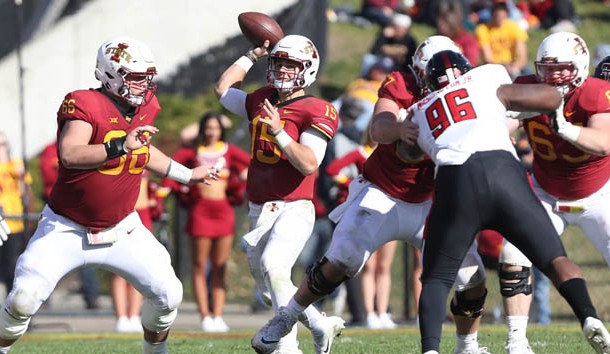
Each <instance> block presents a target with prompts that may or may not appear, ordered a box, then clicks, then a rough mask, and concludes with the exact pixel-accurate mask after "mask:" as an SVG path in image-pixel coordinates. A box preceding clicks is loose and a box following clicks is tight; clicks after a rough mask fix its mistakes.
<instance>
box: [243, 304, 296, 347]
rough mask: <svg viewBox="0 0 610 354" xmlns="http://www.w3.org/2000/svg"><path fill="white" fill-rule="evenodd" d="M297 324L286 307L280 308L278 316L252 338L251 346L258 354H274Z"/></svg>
mask: <svg viewBox="0 0 610 354" xmlns="http://www.w3.org/2000/svg"><path fill="white" fill-rule="evenodd" d="M295 323H297V318H296V317H291V316H290V315H289V314H288V312H287V311H286V308H285V307H280V308H279V310H278V312H277V314H276V315H275V316H274V317H273V318H272V319H271V320H269V322H267V324H266V325H264V326H263V328H261V329H260V330H259V331H258V332H256V334H255V335H254V337H253V338H252V341H251V342H250V344H251V345H252V348H253V349H254V350H255V351H256V352H257V353H258V354H270V353H274V351H275V350H276V349H277V346H278V343H279V341H280V339H282V337H284V336H286V335H287V334H288V333H290V331H292V327H293V326H294V325H295Z"/></svg>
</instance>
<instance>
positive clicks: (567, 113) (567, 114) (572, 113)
mask: <svg viewBox="0 0 610 354" xmlns="http://www.w3.org/2000/svg"><path fill="white" fill-rule="evenodd" d="M574 113H576V112H575V111H572V112H566V114H565V116H566V118H568V117H571V116H573V115H574Z"/></svg>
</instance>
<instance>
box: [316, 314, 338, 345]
mask: <svg viewBox="0 0 610 354" xmlns="http://www.w3.org/2000/svg"><path fill="white" fill-rule="evenodd" d="M322 315H323V316H324V317H323V318H322V319H320V320H318V321H316V322H315V324H314V325H313V327H312V328H311V334H312V335H313V341H314V345H315V348H316V354H328V353H330V349H331V347H332V345H333V341H334V340H335V338H336V337H338V336H340V335H341V331H343V329H344V328H345V321H344V320H343V319H342V318H341V317H339V316H331V317H326V315H325V314H322Z"/></svg>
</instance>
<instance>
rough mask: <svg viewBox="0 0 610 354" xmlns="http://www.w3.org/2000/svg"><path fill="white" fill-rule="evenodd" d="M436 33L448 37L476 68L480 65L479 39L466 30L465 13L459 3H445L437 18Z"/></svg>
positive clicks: (440, 8)
mask: <svg viewBox="0 0 610 354" xmlns="http://www.w3.org/2000/svg"><path fill="white" fill-rule="evenodd" d="M436 31H437V33H438V34H440V35H443V36H447V37H449V38H451V39H452V40H453V42H455V44H457V45H458V47H460V49H461V50H462V53H463V54H464V56H465V57H466V59H468V61H469V62H470V63H471V64H472V65H474V66H476V65H477V64H478V63H479V54H480V51H481V48H480V47H479V42H477V38H476V37H475V36H474V35H473V34H472V33H470V32H468V31H467V30H466V29H465V28H464V12H463V9H462V4H461V3H460V2H458V1H443V2H441V3H440V5H439V12H438V15H437V17H436Z"/></svg>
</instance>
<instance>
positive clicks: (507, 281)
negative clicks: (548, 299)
mask: <svg viewBox="0 0 610 354" xmlns="http://www.w3.org/2000/svg"><path fill="white" fill-rule="evenodd" d="M498 275H499V277H500V293H501V294H502V296H504V297H511V296H515V295H517V294H524V295H529V294H531V293H532V285H531V284H530V268H529V267H521V271H506V270H504V269H503V268H502V266H500V269H499V270H498Z"/></svg>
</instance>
